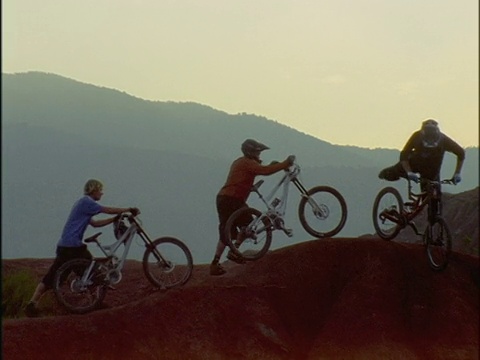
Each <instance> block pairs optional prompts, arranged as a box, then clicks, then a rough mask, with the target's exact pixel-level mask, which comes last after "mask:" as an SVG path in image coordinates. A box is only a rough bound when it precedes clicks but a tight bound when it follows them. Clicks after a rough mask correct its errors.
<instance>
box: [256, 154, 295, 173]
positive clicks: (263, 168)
mask: <svg viewBox="0 0 480 360" xmlns="http://www.w3.org/2000/svg"><path fill="white" fill-rule="evenodd" d="M292 163H293V160H292V158H291V157H290V156H289V157H288V158H286V159H285V160H284V161H282V162H279V163H273V164H270V165H261V164H259V163H257V162H255V163H254V164H253V172H254V173H255V175H271V174H275V173H276V172H278V171H280V170H285V169H288V168H289V167H290V166H291V165H292Z"/></svg>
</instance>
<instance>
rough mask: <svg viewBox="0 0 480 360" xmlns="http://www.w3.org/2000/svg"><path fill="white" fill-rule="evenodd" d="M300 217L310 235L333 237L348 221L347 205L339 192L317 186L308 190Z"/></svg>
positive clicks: (300, 207)
mask: <svg viewBox="0 0 480 360" xmlns="http://www.w3.org/2000/svg"><path fill="white" fill-rule="evenodd" d="M298 217H299V218H300V223H301V224H302V226H303V228H304V229H305V230H306V231H307V232H308V233H309V234H310V235H312V236H315V237H317V238H326V237H331V236H334V235H336V234H338V233H339V232H340V230H342V228H343V227H344V225H345V222H346V221H347V204H346V202H345V199H344V198H343V196H342V195H341V194H340V193H339V192H338V191H337V190H335V189H333V188H331V187H328V186H317V187H314V188H312V189H310V190H308V192H307V195H306V196H303V197H302V199H301V200H300V204H299V206H298Z"/></svg>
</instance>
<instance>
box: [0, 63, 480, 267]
mask: <svg viewBox="0 0 480 360" xmlns="http://www.w3.org/2000/svg"><path fill="white" fill-rule="evenodd" d="M319 116H321V114H319ZM332 126H336V125H335V124H332ZM358 126H361V124H358ZM352 131H353V130H352ZM412 131H413V130H412ZM394 136H396V135H395V134H392V137H394ZM246 138H255V139H257V140H259V141H261V142H263V143H266V144H267V145H268V146H269V147H270V150H268V151H265V152H263V153H262V159H263V161H264V162H265V163H268V162H270V161H272V160H283V159H284V158H286V157H287V156H288V155H290V154H295V155H296V156H297V161H298V162H299V164H300V165H301V167H302V173H301V175H300V178H301V179H302V181H303V183H304V184H305V186H306V187H307V188H311V187H313V186H317V185H328V186H332V187H334V188H336V189H337V190H339V191H340V192H341V193H342V195H343V196H344V198H345V200H346V202H347V206H348V217H347V223H346V226H345V228H344V229H343V230H342V231H341V233H340V234H339V236H340V235H341V236H360V235H363V234H371V233H373V232H374V230H373V224H372V220H371V209H372V204H373V200H374V197H375V195H376V193H377V192H378V191H379V190H380V189H381V188H382V187H384V186H387V185H393V186H395V187H397V188H398V189H399V190H401V191H402V192H405V190H406V184H405V183H404V182H401V181H398V182H395V183H387V182H385V181H380V180H379V179H378V177H377V174H378V172H379V170H380V169H382V168H383V167H386V166H389V165H391V164H393V163H395V162H396V161H397V160H398V155H399V151H398V150H394V149H365V148H360V147H355V146H340V145H334V144H330V143H328V142H326V141H323V140H321V139H318V138H315V137H313V136H310V135H308V134H304V133H302V132H299V131H297V130H295V129H293V128H290V127H288V126H285V125H282V124H280V123H278V122H276V121H274V120H271V119H267V118H265V117H262V116H258V115H254V114H246V113H239V114H228V113H226V112H223V111H219V110H216V109H213V108H211V107H209V106H205V105H201V104H196V103H176V102H170V101H167V102H162V101H147V100H143V99H140V98H137V97H135V96H132V95H130V94H126V93H124V92H121V91H118V90H115V89H108V88H104V87H99V86H95V85H92V84H86V83H82V82H79V81H76V80H73V79H68V78H65V77H62V76H59V75H56V74H50V73H40V72H28V73H18V74H2V213H3V216H2V253H3V257H4V258H27V257H40V258H45V257H53V256H54V250H55V246H56V242H57V240H58V238H59V236H60V233H61V230H62V227H63V224H64V223H65V220H66V217H67V216H68V213H69V211H70V208H71V206H72V204H73V202H74V201H75V200H76V199H77V198H79V197H80V196H82V188H83V184H84V183H85V181H86V180H87V179H89V178H99V179H101V180H102V181H103V182H104V184H105V189H104V193H105V195H104V197H103V198H102V200H101V201H100V203H101V204H104V205H110V206H136V207H139V208H140V209H141V211H142V215H141V219H142V221H143V225H144V227H145V229H146V230H147V232H148V233H149V234H150V235H151V236H152V238H156V237H160V236H166V235H169V236H175V237H178V238H180V239H182V240H183V241H184V242H185V243H186V244H187V245H188V246H189V248H190V249H191V250H192V254H193V256H194V260H195V261H196V262H197V263H204V262H208V261H210V259H211V258H212V257H213V252H214V250H215V246H216V242H217V239H218V234H217V225H218V224H217V221H218V220H217V215H216V209H215V195H216V193H217V191H218V189H219V188H220V187H221V186H222V185H223V183H224V181H225V178H226V175H227V172H228V168H229V166H230V163H231V162H232V161H233V160H234V159H235V158H237V157H239V156H240V155H241V153H240V144H241V143H242V141H243V140H245V139H246ZM466 152H467V157H466V161H465V165H464V170H463V172H462V176H463V181H462V183H460V184H459V185H458V186H450V187H448V188H447V187H445V189H444V191H445V192H448V193H452V194H460V193H464V192H466V191H468V190H472V189H475V188H477V187H478V170H479V169H478V147H474V148H467V149H466ZM454 165H455V158H454V156H452V155H451V154H447V155H446V157H445V162H444V166H443V169H442V177H450V176H451V175H452V172H453V169H454ZM280 176H281V175H280V174H275V175H272V176H271V177H268V178H265V180H266V184H264V185H263V188H264V189H265V193H268V189H269V186H270V187H273V185H274V183H275V182H276V181H278V180H279V177H280ZM295 191H296V190H295V189H293V190H291V194H290V196H289V206H288V208H287V217H286V220H287V226H289V227H291V228H293V230H294V237H293V238H287V237H286V236H284V235H283V234H276V235H275V238H274V241H273V248H279V247H283V246H285V245H290V244H293V243H298V242H303V241H306V240H310V237H309V236H308V235H307V233H306V232H305V231H304V230H303V229H302V228H301V225H300V222H299V221H298V218H297V210H296V207H297V206H298V201H299V195H297V193H295ZM469 194H470V193H469ZM471 194H472V195H471V196H472V197H474V198H475V197H476V204H477V211H478V191H473V192H471ZM473 201H474V200H473ZM249 203H250V204H251V205H252V206H258V205H260V204H259V203H258V201H257V200H256V199H255V195H252V196H251V199H250V200H249ZM460 204H462V203H461V202H460ZM476 225H477V232H476V234H477V236H478V222H477V224H476ZM102 230H103V232H104V234H103V235H102V237H101V239H104V241H107V242H108V241H110V240H112V241H113V231H112V230H111V229H110V228H105V229H102ZM89 231H91V232H93V229H91V230H89ZM88 234H89V233H87V234H86V235H88ZM462 236H464V235H462ZM465 236H469V235H468V234H467V235H465ZM476 241H477V242H478V239H476ZM92 250H93V249H92ZM93 252H94V253H95V250H93ZM142 253H143V249H142V248H141V247H138V246H137V247H134V248H133V249H132V252H131V254H130V255H131V257H133V258H139V257H140V256H141V254H142Z"/></svg>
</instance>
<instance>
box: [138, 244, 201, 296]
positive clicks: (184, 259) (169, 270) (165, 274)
mask: <svg viewBox="0 0 480 360" xmlns="http://www.w3.org/2000/svg"><path fill="white" fill-rule="evenodd" d="M158 253H160V254H161V257H159V256H158ZM164 260H165V261H164ZM142 264H143V272H144V273H145V276H146V277H147V279H148V280H149V281H150V282H151V283H152V284H153V285H155V286H158V287H159V288H160V289H162V290H166V289H171V288H174V287H178V286H182V285H184V284H185V283H186V282H187V281H188V280H189V279H190V277H191V276H192V271H193V258H192V254H191V252H190V250H189V249H188V247H187V246H186V245H185V244H184V243H183V242H182V241H180V240H179V239H176V238H173V237H161V238H158V239H156V240H154V241H153V242H152V244H151V245H149V246H147V249H146V250H145V253H144V255H143V261H142Z"/></svg>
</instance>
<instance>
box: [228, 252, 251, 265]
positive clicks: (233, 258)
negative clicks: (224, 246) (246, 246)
mask: <svg viewBox="0 0 480 360" xmlns="http://www.w3.org/2000/svg"><path fill="white" fill-rule="evenodd" d="M227 259H228V260H231V261H233V262H236V263H237V264H245V263H246V262H247V261H246V260H245V259H244V258H242V257H241V256H238V255H237V254H235V253H233V252H231V251H229V252H228V254H227Z"/></svg>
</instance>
